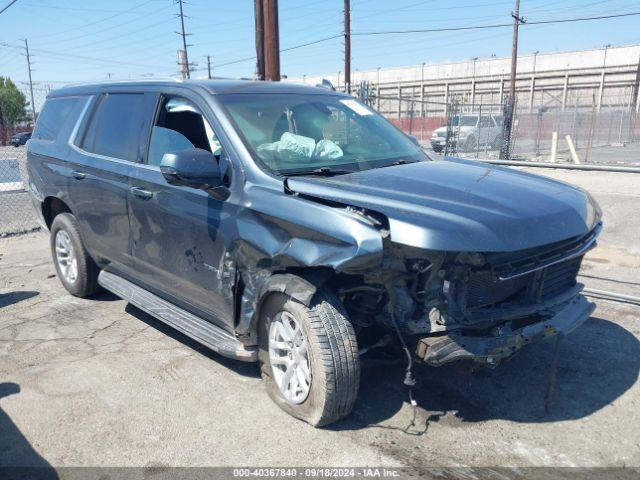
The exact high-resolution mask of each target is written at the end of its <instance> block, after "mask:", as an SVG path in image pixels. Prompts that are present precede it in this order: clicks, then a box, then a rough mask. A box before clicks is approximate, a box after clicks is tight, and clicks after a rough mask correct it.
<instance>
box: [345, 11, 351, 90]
mask: <svg viewBox="0 0 640 480" xmlns="http://www.w3.org/2000/svg"><path fill="white" fill-rule="evenodd" d="M344 88H345V91H346V92H347V93H351V0H344Z"/></svg>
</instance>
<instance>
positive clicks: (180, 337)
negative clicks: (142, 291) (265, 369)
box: [125, 303, 260, 378]
mask: <svg viewBox="0 0 640 480" xmlns="http://www.w3.org/2000/svg"><path fill="white" fill-rule="evenodd" d="M125 312H127V313H128V314H130V315H132V316H134V317H136V318H137V319H138V320H140V321H141V322H144V323H146V324H147V325H149V326H150V327H152V328H155V329H156V330H158V331H159V332H161V333H163V334H164V335H167V336H169V337H171V338H173V339H174V340H176V341H177V342H180V343H182V344H183V345H184V346H185V347H188V348H190V349H192V350H195V351H197V352H198V353H199V354H200V355H203V356H205V357H207V358H208V359H210V360H214V361H215V362H217V363H219V364H220V365H223V366H224V367H226V368H228V369H229V370H232V371H233V372H235V373H237V374H240V375H243V376H245V377H252V378H259V377H260V369H259V368H258V365H257V364H255V363H247V362H241V361H239V360H233V359H231V358H227V357H223V356H222V355H219V354H217V353H216V352H214V351H213V350H211V349H210V348H207V347H205V346H204V345H202V344H200V343H198V342H196V341H195V340H193V339H192V338H190V337H188V336H186V335H184V334H183V333H181V332H179V331H178V330H176V329H175V328H173V327H171V326H169V325H167V324H166V323H163V322H162V321H160V320H158V319H157V318H155V317H153V316H151V315H149V314H148V313H146V312H144V311H142V310H140V309H139V308H138V307H136V306H134V305H132V304H130V303H128V304H127V306H126V307H125Z"/></svg>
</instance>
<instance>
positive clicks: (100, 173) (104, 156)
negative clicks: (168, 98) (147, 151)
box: [69, 92, 154, 270]
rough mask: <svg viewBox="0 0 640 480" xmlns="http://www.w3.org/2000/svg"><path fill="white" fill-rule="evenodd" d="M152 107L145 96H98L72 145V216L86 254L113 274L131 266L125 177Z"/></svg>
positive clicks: (137, 154)
mask: <svg viewBox="0 0 640 480" xmlns="http://www.w3.org/2000/svg"><path fill="white" fill-rule="evenodd" d="M153 105H154V104H153V102H152V101H151V102H150V101H149V98H148V94H147V95H145V94H144V93H143V92H122V93H120V92H109V93H102V94H100V95H97V96H96V97H95V98H94V101H93V104H92V105H91V106H90V108H89V112H88V113H87V115H85V120H84V122H83V125H82V126H81V128H79V130H78V133H77V135H76V138H74V140H73V141H72V146H73V152H72V156H71V161H72V167H73V168H72V171H71V172H70V175H71V180H70V185H69V196H70V197H71V201H72V203H73V206H74V213H75V215H76V217H77V219H78V222H79V224H80V229H81V232H82V235H83V239H84V241H85V243H86V244H87V247H88V248H89V250H90V251H91V252H92V254H93V255H94V256H96V257H97V259H98V260H99V261H101V263H102V262H104V263H110V264H112V269H115V270H120V269H121V268H119V267H122V266H127V265H130V245H129V242H130V238H129V236H130V227H129V214H128V196H129V178H130V177H131V175H132V174H133V173H134V171H135V170H134V165H135V164H136V162H139V161H141V159H142V154H141V151H140V145H141V144H143V143H144V142H141V141H140V138H141V137H145V138H146V133H145V132H146V131H148V128H149V125H148V123H147V124H146V125H145V121H146V119H147V118H148V115H149V114H150V112H152V111H153ZM145 129H146V130H145Z"/></svg>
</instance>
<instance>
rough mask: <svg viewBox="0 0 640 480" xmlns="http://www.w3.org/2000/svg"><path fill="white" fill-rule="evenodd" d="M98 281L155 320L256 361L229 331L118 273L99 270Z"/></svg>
mask: <svg viewBox="0 0 640 480" xmlns="http://www.w3.org/2000/svg"><path fill="white" fill-rule="evenodd" d="M98 283H99V284H100V286H102V287H103V288H105V289H107V290H109V291H110V292H112V293H114V294H115V295H117V296H118V297H120V298H123V299H124V300H127V301H128V302H129V303H131V304H132V305H134V306H136V307H138V308H139V309H140V310H143V311H145V312H147V313H148V314H149V315H153V316H154V317H156V318H157V319H158V320H161V321H163V322H164V323H166V324H167V325H169V326H171V327H173V328H175V329H176V330H178V331H180V332H182V333H184V334H185V335H186V336H188V337H191V338H192V339H194V340H195V341H197V342H200V343H201V344H203V345H205V346H206V347H209V348H210V349H211V350H213V351H214V352H217V353H219V354H220V355H223V356H225V357H230V358H234V359H236V360H242V361H243V362H256V361H257V360H258V349H257V347H247V346H246V345H243V344H242V343H241V342H239V341H238V340H237V339H236V338H235V337H234V336H233V335H232V334H230V333H229V332H227V331H225V330H223V329H221V328H220V327H217V326H215V325H213V324H212V323H210V322H207V321H206V320H203V319H202V318H200V317H197V316H196V315H193V314H192V313H189V312H187V311H186V310H183V309H182V308H180V307H177V306H175V305H173V304H172V303H170V302H167V301H166V300H164V299H162V298H160V297H158V296H157V295H154V294H153V293H151V292H148V291H147V290H145V289H144V288H141V287H139V286H138V285H135V284H133V283H131V282H130V281H128V280H125V279H124V278H122V277H120V276H118V275H115V274H113V273H111V272H107V271H105V270H102V271H101V272H100V275H98Z"/></svg>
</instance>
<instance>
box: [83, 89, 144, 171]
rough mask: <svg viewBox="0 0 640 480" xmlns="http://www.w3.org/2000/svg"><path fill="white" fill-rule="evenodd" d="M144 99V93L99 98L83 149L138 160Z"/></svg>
mask: <svg viewBox="0 0 640 480" xmlns="http://www.w3.org/2000/svg"><path fill="white" fill-rule="evenodd" d="M143 103H144V95H143V94H137V93H136V94H134V93H115V94H114V93H108V94H105V95H103V96H102V97H101V98H100V99H99V100H98V104H97V105H96V108H95V111H94V114H93V116H92V118H91V122H90V123H89V126H88V128H87V131H86V133H85V136H84V138H83V140H82V143H81V147H82V149H83V150H85V151H87V152H90V153H95V154H98V155H105V156H107V157H112V158H117V159H121V160H129V161H131V162H135V161H137V157H138V150H139V139H140V134H141V132H140V129H141V122H142V115H143V107H144V105H143Z"/></svg>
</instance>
